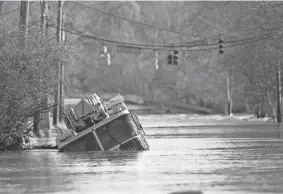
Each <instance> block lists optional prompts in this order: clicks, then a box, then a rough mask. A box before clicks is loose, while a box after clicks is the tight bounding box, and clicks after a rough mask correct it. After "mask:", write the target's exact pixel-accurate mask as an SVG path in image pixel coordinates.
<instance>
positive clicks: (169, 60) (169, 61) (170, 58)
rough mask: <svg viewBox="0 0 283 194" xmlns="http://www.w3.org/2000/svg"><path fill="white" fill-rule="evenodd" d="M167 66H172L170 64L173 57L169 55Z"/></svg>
mask: <svg viewBox="0 0 283 194" xmlns="http://www.w3.org/2000/svg"><path fill="white" fill-rule="evenodd" d="M167 64H168V65H172V64H173V56H172V54H169V55H168V60H167Z"/></svg>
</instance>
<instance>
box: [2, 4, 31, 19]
mask: <svg viewBox="0 0 283 194" xmlns="http://www.w3.org/2000/svg"><path fill="white" fill-rule="evenodd" d="M32 3H34V1H32V2H30V3H29V4H30V5H31V4H32ZM20 9H21V7H18V8H16V9H12V10H10V11H7V12H6V13H3V14H1V15H0V16H5V15H8V14H10V13H13V12H15V11H18V10H20Z"/></svg>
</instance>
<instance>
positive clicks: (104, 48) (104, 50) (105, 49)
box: [100, 44, 107, 57]
mask: <svg viewBox="0 0 283 194" xmlns="http://www.w3.org/2000/svg"><path fill="white" fill-rule="evenodd" d="M105 54H107V46H105V45H104V44H103V45H102V47H101V48H100V56H101V57H103V56H104V55H105Z"/></svg>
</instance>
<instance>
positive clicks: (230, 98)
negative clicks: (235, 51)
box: [226, 67, 233, 116]
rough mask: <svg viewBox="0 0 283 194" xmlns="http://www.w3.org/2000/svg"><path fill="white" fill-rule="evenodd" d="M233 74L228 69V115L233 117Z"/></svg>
mask: <svg viewBox="0 0 283 194" xmlns="http://www.w3.org/2000/svg"><path fill="white" fill-rule="evenodd" d="M231 74H232V73H231V70H230V68H229V67H228V70H227V78H226V79H227V114H228V115H229V116H232V115H233V113H232V108H233V104H232V84H231V78H232V75H231Z"/></svg>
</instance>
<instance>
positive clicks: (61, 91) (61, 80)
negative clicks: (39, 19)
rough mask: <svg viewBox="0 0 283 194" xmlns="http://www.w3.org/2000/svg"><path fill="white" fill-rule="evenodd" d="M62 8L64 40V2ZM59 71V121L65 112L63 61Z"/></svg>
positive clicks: (62, 37) (63, 38) (62, 38)
mask: <svg viewBox="0 0 283 194" xmlns="http://www.w3.org/2000/svg"><path fill="white" fill-rule="evenodd" d="M61 9H62V12H61V14H62V15H61V30H60V31H61V41H62V42H64V40H65V32H64V11H63V2H62V5H61ZM59 69H60V71H59V73H60V87H59V88H60V92H59V99H60V101H59V105H60V106H59V122H62V114H63V113H64V104H65V103H64V96H65V95H64V93H65V92H64V84H63V79H64V76H65V69H64V64H63V63H60V64H59Z"/></svg>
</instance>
